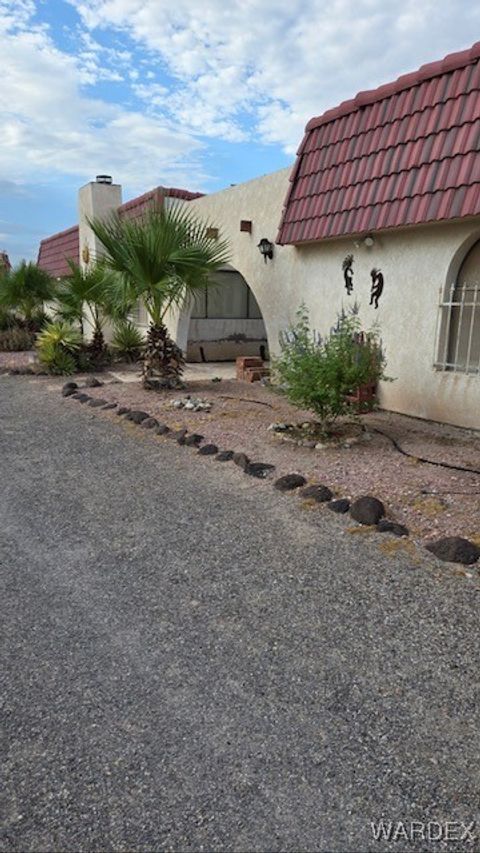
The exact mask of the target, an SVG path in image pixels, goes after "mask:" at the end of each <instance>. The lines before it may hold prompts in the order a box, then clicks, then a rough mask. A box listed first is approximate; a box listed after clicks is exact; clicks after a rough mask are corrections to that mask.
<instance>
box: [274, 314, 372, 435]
mask: <svg viewBox="0 0 480 853" xmlns="http://www.w3.org/2000/svg"><path fill="white" fill-rule="evenodd" d="M280 347H281V355H280V356H279V358H277V359H276V360H274V371H275V374H276V376H277V378H278V379H279V381H280V384H281V386H282V388H283V390H284V392H285V394H286V396H287V397H288V399H289V400H290V401H291V402H292V403H294V404H295V405H298V406H301V407H302V408H305V409H311V410H312V411H313V412H315V414H316V415H317V416H318V418H319V422H320V426H321V430H322V432H324V433H328V431H329V430H330V429H331V428H332V425H333V424H334V422H335V420H336V419H337V418H338V417H339V416H340V415H344V414H347V413H349V411H350V405H349V403H348V400H347V397H348V395H349V394H352V393H353V392H355V391H356V390H357V389H358V388H359V387H360V386H361V385H367V384H371V383H376V382H377V381H378V380H379V379H385V378H386V377H385V375H384V368H385V363H386V362H385V356H384V353H383V351H382V347H381V342H380V338H379V330H378V327H375V328H374V329H373V330H372V331H370V332H369V333H368V334H367V335H361V333H360V319H359V316H358V306H355V307H354V308H353V309H352V310H351V311H350V312H349V313H348V314H347V313H345V312H344V311H342V313H341V314H340V315H339V316H338V319H337V323H336V325H335V326H334V327H333V328H332V329H331V331H330V334H329V335H327V336H326V337H324V338H322V337H321V336H320V335H318V334H316V333H315V332H312V331H311V329H310V323H309V318H308V311H307V309H306V307H305V305H302V306H301V307H300V310H299V311H298V312H297V322H296V323H295V324H294V325H293V326H291V327H290V328H289V329H288V330H287V331H286V332H285V333H284V334H283V335H281V336H280Z"/></svg>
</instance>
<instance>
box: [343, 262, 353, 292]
mask: <svg viewBox="0 0 480 853" xmlns="http://www.w3.org/2000/svg"><path fill="white" fill-rule="evenodd" d="M342 270H343V278H344V280H345V289H346V291H347V293H348V295H349V296H350V294H351V292H352V290H353V255H347V256H346V257H345V258H344V259H343V263H342Z"/></svg>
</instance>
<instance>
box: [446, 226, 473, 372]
mask: <svg viewBox="0 0 480 853" xmlns="http://www.w3.org/2000/svg"><path fill="white" fill-rule="evenodd" d="M436 351H437V361H436V363H435V367H437V368H439V369H440V370H450V371H455V372H458V373H477V374H479V373H480V240H479V241H478V242H477V243H475V245H474V246H473V248H472V249H470V251H469V253H468V255H467V256H466V258H465V260H464V261H463V263H462V266H461V267H460V270H459V273H458V276H457V280H456V281H455V282H453V283H452V284H451V285H450V286H447V290H446V291H444V292H443V293H441V295H440V306H439V324H438V333H437V345H436Z"/></svg>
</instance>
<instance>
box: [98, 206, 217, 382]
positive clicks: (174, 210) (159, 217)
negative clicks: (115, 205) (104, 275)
mask: <svg viewBox="0 0 480 853" xmlns="http://www.w3.org/2000/svg"><path fill="white" fill-rule="evenodd" d="M90 226H91V228H92V230H93V231H94V233H95V234H96V236H97V237H98V239H99V240H100V242H101V243H102V245H103V247H104V250H105V256H104V262H105V263H106V264H107V265H108V266H109V268H110V269H111V270H112V271H114V272H115V273H117V276H116V277H115V279H114V282H113V291H112V296H113V297H114V301H116V303H117V305H122V304H123V305H125V304H132V303H133V304H135V303H136V302H138V301H140V302H142V303H143V305H144V306H145V308H146V310H147V312H148V314H149V317H150V326H149V329H148V333H147V342H146V347H145V350H144V359H143V370H142V379H143V383H144V385H145V387H147V388H154V387H159V386H163V387H175V386H178V385H179V383H180V377H181V374H182V370H183V365H184V358H183V354H182V352H181V350H180V349H179V347H177V345H176V344H175V343H174V342H173V341H172V339H171V338H170V336H169V334H168V331H167V328H166V326H165V317H166V315H167V312H168V311H169V310H170V309H171V308H172V307H179V308H181V307H183V306H184V305H185V304H186V303H187V302H188V301H189V300H190V299H191V298H192V297H193V296H194V295H195V294H196V293H197V292H198V291H201V290H202V289H203V288H204V287H205V286H208V284H209V281H210V276H211V274H212V273H213V272H214V271H215V270H217V269H218V268H219V267H220V266H222V265H223V264H225V263H226V262H227V260H228V245H227V243H226V242H225V241H223V240H217V239H214V238H212V237H209V236H208V235H209V229H210V228H211V226H210V225H207V224H205V223H203V222H201V221H200V220H198V219H197V218H196V217H195V216H194V214H193V213H192V212H191V211H189V210H188V209H187V207H186V206H185V205H173V206H171V207H168V208H166V207H165V206H162V207H160V208H152V209H150V210H149V211H148V212H147V213H146V214H145V215H144V216H143V217H142V218H140V219H137V220H125V219H121V218H120V217H119V216H118V214H114V215H113V216H111V217H110V218H109V219H107V220H106V221H99V220H94V221H92V222H90Z"/></svg>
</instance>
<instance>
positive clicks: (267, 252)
mask: <svg viewBox="0 0 480 853" xmlns="http://www.w3.org/2000/svg"><path fill="white" fill-rule="evenodd" d="M257 248H258V249H260V254H261V255H263V260H264V261H265V263H267V258H270V260H272V258H273V243H271V242H270V240H267V238H266V237H262V239H261V240H260V242H259V244H258V246H257Z"/></svg>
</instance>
